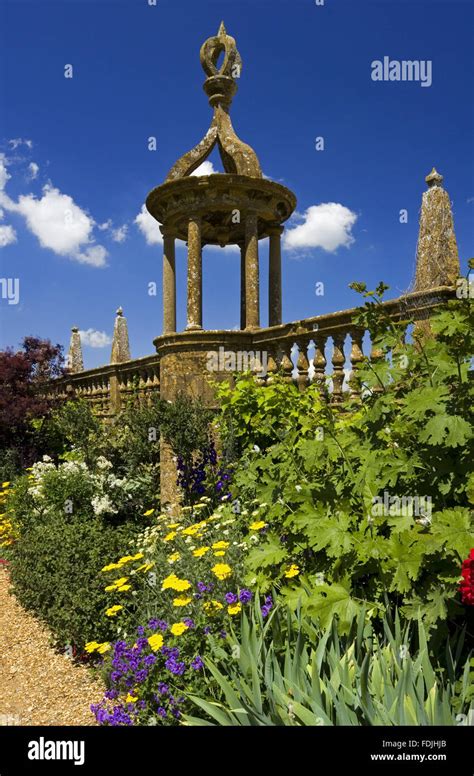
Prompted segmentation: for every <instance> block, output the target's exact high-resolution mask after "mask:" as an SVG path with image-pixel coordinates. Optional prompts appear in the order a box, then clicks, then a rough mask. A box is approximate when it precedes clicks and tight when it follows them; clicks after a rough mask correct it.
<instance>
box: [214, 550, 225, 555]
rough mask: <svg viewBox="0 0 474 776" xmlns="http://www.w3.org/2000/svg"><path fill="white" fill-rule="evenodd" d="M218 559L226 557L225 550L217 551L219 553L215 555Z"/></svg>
mask: <svg viewBox="0 0 474 776" xmlns="http://www.w3.org/2000/svg"><path fill="white" fill-rule="evenodd" d="M214 555H215V556H216V557H221V556H222V555H225V550H217V552H215V553H214Z"/></svg>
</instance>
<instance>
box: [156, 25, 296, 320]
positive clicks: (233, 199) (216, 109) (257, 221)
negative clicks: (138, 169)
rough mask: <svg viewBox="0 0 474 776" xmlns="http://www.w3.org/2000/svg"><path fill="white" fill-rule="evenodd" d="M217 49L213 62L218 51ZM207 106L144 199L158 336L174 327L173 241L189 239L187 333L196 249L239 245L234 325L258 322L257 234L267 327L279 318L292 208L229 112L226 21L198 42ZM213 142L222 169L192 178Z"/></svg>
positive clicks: (194, 303)
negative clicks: (159, 263)
mask: <svg viewBox="0 0 474 776" xmlns="http://www.w3.org/2000/svg"><path fill="white" fill-rule="evenodd" d="M221 55H223V59H222V64H221V65H220V67H219V68H218V66H217V65H218V60H219V57H220V56H221ZM200 57H201V64H202V67H203V69H204V72H205V73H206V75H207V79H206V81H205V82H204V91H205V92H206V94H207V96H208V98H209V104H210V106H211V108H212V109H213V117H212V121H211V125H210V127H209V130H208V131H207V133H206V135H205V137H204V138H203V139H202V140H201V141H200V142H199V143H198V144H197V145H196V146H195V147H194V148H193V149H192V150H191V151H188V152H187V153H186V154H184V156H182V157H181V158H180V159H178V161H177V162H176V163H175V164H174V165H173V167H172V168H171V170H170V171H169V173H168V176H167V178H166V180H165V182H164V183H163V184H162V185H161V186H158V187H157V188H155V189H153V191H151V192H150V194H149V195H148V197H147V200H146V206H147V208H148V211H149V212H150V214H151V215H152V216H153V217H154V218H156V219H157V221H158V222H159V223H160V224H161V231H162V233H163V245H164V251H163V308H164V309H163V334H173V333H174V332H176V273H175V240H176V239H177V238H179V239H181V240H184V241H185V242H187V246H188V267H187V326H186V330H187V331H200V330H202V249H203V247H204V246H205V245H220V246H222V247H224V246H226V245H238V246H239V247H240V251H241V290H240V310H241V314H240V328H241V330H247V331H248V330H255V329H258V328H259V327H260V312H259V308H260V293H259V285H260V284H259V256H258V253H259V252H258V244H259V240H261V239H263V238H265V237H269V242H270V255H269V284H268V285H269V300H268V317H269V325H270V326H275V325H278V324H281V322H282V320H281V250H280V239H281V234H282V231H283V226H282V224H283V223H284V221H286V220H287V218H289V216H290V215H291V214H292V212H293V210H294V209H295V206H296V197H295V195H294V194H293V192H291V191H290V190H289V189H287V188H286V187H285V186H282V185H281V184H279V183H275V182H274V181H271V180H268V179H266V178H264V177H263V176H262V171H261V168H260V164H259V161H258V158H257V155H256V153H255V151H254V150H253V149H252V148H251V147H250V146H249V145H247V144H246V143H243V142H242V140H240V138H239V137H238V136H237V134H236V132H235V130H234V128H233V126H232V122H231V119H230V115H229V110H230V105H231V103H232V99H233V97H234V95H235V93H236V91H237V79H238V78H239V77H240V74H241V70H242V60H241V58H240V55H239V52H238V51H237V47H236V43H235V40H234V38H232V37H231V36H230V35H228V34H227V33H226V30H225V27H224V23H222V24H221V26H220V29H219V32H218V34H217V35H216V36H214V37H212V38H209V39H208V40H206V42H205V43H204V44H203V46H202V48H201V54H200ZM216 145H217V147H218V149H219V153H220V157H221V159H222V164H223V167H224V170H225V173H217V174H215V175H205V176H200V177H196V176H191V173H192V172H193V171H194V170H196V168H197V167H199V165H200V164H202V162H204V161H205V160H206V159H207V158H208V156H209V155H210V153H211V152H212V150H213V148H214V147H215V146H216Z"/></svg>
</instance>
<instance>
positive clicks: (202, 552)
mask: <svg viewBox="0 0 474 776" xmlns="http://www.w3.org/2000/svg"><path fill="white" fill-rule="evenodd" d="M210 549H211V548H210V547H199V548H198V549H197V550H193V555H194V557H195V558H202V556H203V555H205V554H206V552H209V550H210Z"/></svg>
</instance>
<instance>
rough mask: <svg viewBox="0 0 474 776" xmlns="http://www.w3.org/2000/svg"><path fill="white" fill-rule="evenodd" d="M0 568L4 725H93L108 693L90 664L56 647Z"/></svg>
mask: <svg viewBox="0 0 474 776" xmlns="http://www.w3.org/2000/svg"><path fill="white" fill-rule="evenodd" d="M9 588H10V582H9V578H8V572H7V571H6V569H5V568H3V567H1V566H0V677H1V679H0V725H93V724H95V720H94V716H93V714H92V713H91V711H90V710H89V706H90V704H91V703H97V702H98V701H99V700H100V699H101V698H102V694H103V688H102V687H101V685H100V682H99V681H97V680H94V679H93V678H92V677H91V676H90V674H89V671H88V669H87V668H86V667H85V666H79V665H75V664H74V663H72V662H71V660H70V659H69V658H68V657H67V656H66V655H61V654H60V653H58V652H56V651H55V650H54V649H52V647H51V644H50V634H49V631H48V629H47V628H46V627H45V626H44V625H43V624H42V623H41V622H39V620H37V619H36V618H35V617H33V615H32V614H30V613H29V612H27V611H25V609H23V608H22V606H20V604H19V603H18V601H17V600H16V598H15V597H14V596H12V595H10V592H9Z"/></svg>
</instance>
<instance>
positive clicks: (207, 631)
mask: <svg viewBox="0 0 474 776" xmlns="http://www.w3.org/2000/svg"><path fill="white" fill-rule="evenodd" d="M202 632H203V633H204V634H205V635H206V636H207V634H208V633H210V632H211V626H210V625H206V626H205V627H204V628H203V630H202Z"/></svg>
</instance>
